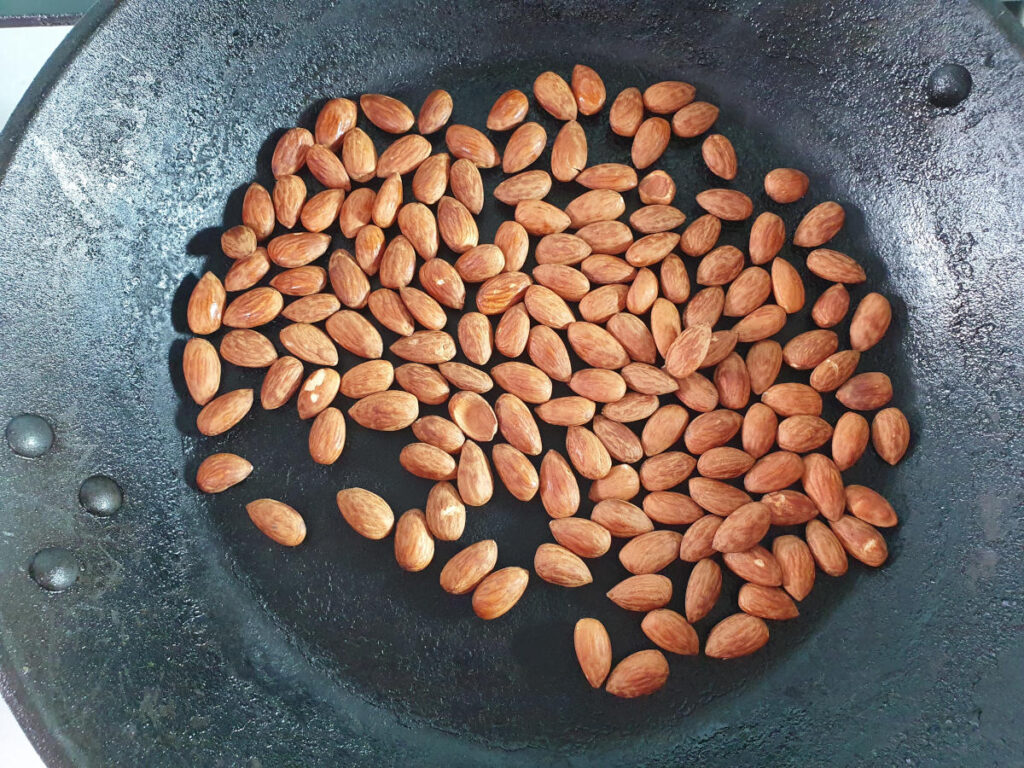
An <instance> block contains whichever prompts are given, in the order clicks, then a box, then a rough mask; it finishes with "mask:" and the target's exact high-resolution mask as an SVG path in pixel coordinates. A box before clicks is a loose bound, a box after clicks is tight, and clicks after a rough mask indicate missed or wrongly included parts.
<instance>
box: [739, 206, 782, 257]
mask: <svg viewBox="0 0 1024 768" xmlns="http://www.w3.org/2000/svg"><path fill="white" fill-rule="evenodd" d="M785 242H786V225H785V224H784V223H783V221H782V218H781V217H780V216H778V215H776V214H774V213H768V212H765V213H762V214H761V215H760V216H758V217H757V218H756V219H754V223H753V224H752V225H751V226H750V243H749V246H748V250H749V252H750V260H751V261H752V262H753V263H754V264H767V263H768V262H769V261H771V260H772V259H774V258H775V257H776V256H777V255H778V253H779V251H780V250H782V246H783V245H784V244H785Z"/></svg>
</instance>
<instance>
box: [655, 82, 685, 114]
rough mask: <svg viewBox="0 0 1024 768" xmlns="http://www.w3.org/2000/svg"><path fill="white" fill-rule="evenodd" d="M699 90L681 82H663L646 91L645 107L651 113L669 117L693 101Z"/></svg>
mask: <svg viewBox="0 0 1024 768" xmlns="http://www.w3.org/2000/svg"><path fill="white" fill-rule="evenodd" d="M696 92H697V90H696V89H695V88H694V87H693V86H692V85H690V84H689V83H684V82H682V81H680V80H663V81H662V82H659V83H655V84H654V85H651V86H649V87H648V88H647V90H645V91H644V96H643V101H644V106H645V107H646V108H647V109H648V110H649V111H651V112H654V113H656V114H659V115H667V114H669V113H671V112H678V111H679V110H680V109H682V108H683V107H685V106H686V105H687V104H689V103H690V102H692V101H693V97H694V95H695V94H696Z"/></svg>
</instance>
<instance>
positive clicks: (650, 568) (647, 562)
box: [619, 531, 683, 575]
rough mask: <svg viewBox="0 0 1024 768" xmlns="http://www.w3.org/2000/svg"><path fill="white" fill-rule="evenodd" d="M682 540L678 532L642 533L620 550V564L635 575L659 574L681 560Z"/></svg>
mask: <svg viewBox="0 0 1024 768" xmlns="http://www.w3.org/2000/svg"><path fill="white" fill-rule="evenodd" d="M682 539H683V536H682V534H680V533H677V532H676V531H651V532H649V533H642V534H640V535H639V536H637V537H635V538H633V539H630V540H629V541H628V542H626V545H625V546H624V547H623V548H622V549H621V550H619V562H621V563H622V567H623V568H625V569H626V570H627V571H629V572H630V573H633V574H638V575H639V574H644V573H657V572H658V571H661V570H663V569H664V568H667V567H668V566H669V565H671V564H672V563H674V562H675V561H676V560H677V559H678V558H679V544H680V542H681V541H682Z"/></svg>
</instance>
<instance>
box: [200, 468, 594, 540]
mask: <svg viewBox="0 0 1024 768" xmlns="http://www.w3.org/2000/svg"><path fill="white" fill-rule="evenodd" d="M251 474H252V464H251V463H249V462H248V461H246V460H245V459H243V458H242V457H241V456H239V455H237V454H234V453H215V454H213V455H211V456H207V457H206V458H205V459H203V461H202V463H201V464H200V465H199V469H197V470H196V486H197V487H198V488H199V490H200V491H202V492H203V493H221V492H222V491H226V490H227V489H228V488H230V487H232V486H234V485H238V484H239V483H240V482H242V481H243V480H245V478H247V477H248V476H249V475H251ZM588 522H589V521H588ZM598 527H600V526H598ZM601 530H602V531H603V530H604V529H603V528H602V529H601ZM610 540H611V537H609V541H610Z"/></svg>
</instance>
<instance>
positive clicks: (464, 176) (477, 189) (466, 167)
mask: <svg viewBox="0 0 1024 768" xmlns="http://www.w3.org/2000/svg"><path fill="white" fill-rule="evenodd" d="M449 177H450V178H449V181H450V182H451V186H452V195H454V196H455V199H456V200H458V201H459V202H460V203H462V204H463V205H464V206H466V209H467V210H469V211H470V212H471V213H473V214H479V213H480V211H481V210H483V207H484V182H483V179H482V178H480V170H479V169H478V168H477V167H476V166H475V165H473V163H472V162H470V161H469V160H466V159H465V158H462V159H460V160H456V161H455V162H454V163H452V168H451V172H450V174H449Z"/></svg>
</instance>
